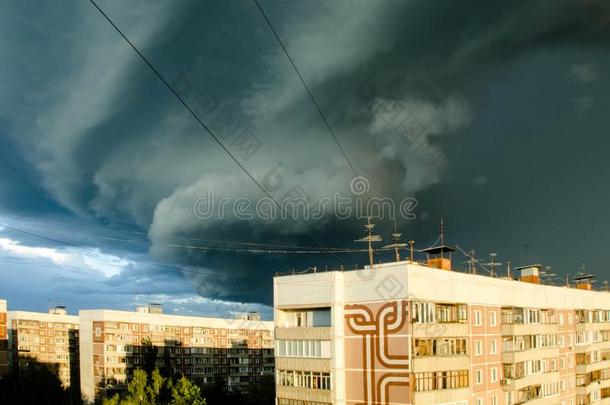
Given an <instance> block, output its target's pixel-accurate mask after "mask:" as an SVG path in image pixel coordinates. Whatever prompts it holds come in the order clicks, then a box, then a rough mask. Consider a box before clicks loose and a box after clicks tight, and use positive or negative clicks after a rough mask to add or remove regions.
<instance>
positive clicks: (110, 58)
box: [0, 1, 610, 303]
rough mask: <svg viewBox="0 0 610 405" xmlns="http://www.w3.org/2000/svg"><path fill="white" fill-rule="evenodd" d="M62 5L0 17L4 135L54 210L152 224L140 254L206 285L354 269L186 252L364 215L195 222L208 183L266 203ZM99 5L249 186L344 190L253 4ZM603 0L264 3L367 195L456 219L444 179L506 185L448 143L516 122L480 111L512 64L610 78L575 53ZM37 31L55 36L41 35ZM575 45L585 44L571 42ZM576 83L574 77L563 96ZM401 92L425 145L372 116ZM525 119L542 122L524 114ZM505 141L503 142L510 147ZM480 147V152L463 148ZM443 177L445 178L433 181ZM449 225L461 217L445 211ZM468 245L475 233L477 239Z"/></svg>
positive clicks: (221, 193) (341, 240)
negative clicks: (251, 144) (248, 146)
mask: <svg viewBox="0 0 610 405" xmlns="http://www.w3.org/2000/svg"><path fill="white" fill-rule="evenodd" d="M69 4H71V3H67V2H66V3H63V4H62V3H57V4H54V5H53V7H48V8H45V9H43V10H39V11H42V12H41V15H42V17H40V18H38V19H35V18H32V17H28V15H30V14H29V11H31V10H30V7H33V6H32V5H28V3H27V2H26V3H25V5H23V4H22V3H20V4H19V5H14V6H12V10H11V12H10V13H6V14H3V16H2V17H0V21H1V22H2V24H1V25H2V27H3V28H0V29H2V30H4V32H3V35H2V39H0V56H1V59H0V60H2V61H3V62H0V63H2V64H1V65H0V69H1V71H2V72H1V76H2V77H7V78H8V80H7V81H2V82H0V83H1V84H0V85H1V86H2V94H3V96H2V97H0V116H4V117H6V119H7V120H9V124H10V128H11V131H9V132H10V133H7V134H6V135H3V136H5V137H7V138H9V139H11V140H12V141H13V142H14V143H15V144H17V145H19V148H20V151H21V154H22V156H23V158H24V159H27V161H29V162H30V164H31V165H32V166H33V167H34V169H35V170H36V173H37V175H38V176H40V179H41V182H40V183H41V187H42V188H43V189H44V190H46V192H47V193H49V195H50V196H51V197H52V198H53V200H54V201H55V202H57V203H58V204H60V205H61V206H63V207H65V208H68V209H70V210H72V211H73V212H75V213H78V214H80V215H84V216H92V217H97V218H100V219H102V220H104V221H109V222H111V223H114V224H128V225H133V224H135V225H137V226H138V227H140V229H142V230H145V231H147V232H148V233H149V237H150V241H151V243H152V248H151V253H152V255H153V256H154V257H156V258H158V259H161V260H164V261H166V262H167V263H168V264H176V265H179V266H184V268H185V269H186V270H188V271H185V272H184V277H185V278H188V279H191V280H192V281H193V282H194V283H195V285H196V286H197V291H198V292H199V293H200V294H201V295H203V296H208V297H221V298H227V299H232V300H239V301H258V302H261V301H264V302H267V303H268V302H270V294H271V275H272V274H273V273H274V272H276V271H284V270H287V269H290V268H292V267H299V268H302V267H307V266H309V265H311V264H319V265H323V263H330V264H333V265H340V264H345V265H347V264H348V263H349V264H352V263H353V262H354V261H360V262H361V263H362V262H363V260H364V258H360V257H356V258H354V256H350V257H345V256H344V257H341V258H337V257H334V256H323V257H322V256H319V257H314V258H312V257H311V256H309V257H308V256H290V257H287V256H277V255H248V254H242V253H210V252H206V251H200V250H197V249H186V248H184V247H176V246H174V247H169V246H168V244H174V245H180V244H182V245H187V244H188V245H194V244H196V243H197V242H196V240H194V239H193V238H200V239H215V240H233V241H235V240H237V241H248V242H257V241H258V242H260V241H263V242H267V243H275V244H279V243H282V244H295V245H307V246H316V241H318V242H320V243H321V244H323V245H325V246H326V245H328V246H337V245H342V246H348V245H351V243H350V241H352V240H353V239H355V237H356V236H358V235H359V234H358V232H359V230H358V227H359V226H360V222H361V221H360V220H359V219H357V218H352V219H350V220H343V221H341V220H337V219H336V218H332V216H328V217H326V218H325V219H324V220H320V221H301V222H298V223H296V224H295V223H294V222H291V221H264V220H260V219H258V220H257V219H254V220H252V221H242V220H239V219H237V218H235V217H234V216H232V215H228V216H225V217H224V218H223V219H222V220H221V219H219V218H218V217H211V218H208V219H206V220H202V219H200V218H197V216H196V215H195V213H194V212H193V207H194V205H195V203H196V201H197V200H198V199H200V198H201V197H202V196H205V195H206V193H207V192H208V191H209V190H210V189H212V190H214V192H215V195H216V197H217V198H222V197H228V198H230V199H231V201H235V200H236V199H238V198H241V197H246V198H249V199H251V200H255V199H257V198H260V197H262V196H263V195H262V193H261V192H260V190H258V189H257V187H256V186H255V185H253V184H252V183H251V182H250V181H249V180H248V179H247V178H246V177H245V176H244V175H243V173H241V172H240V171H239V169H238V168H237V167H236V166H235V165H234V163H233V162H231V161H230V159H228V157H227V156H226V155H225V154H224V153H223V152H222V150H220V149H219V148H218V146H217V145H215V144H214V143H213V142H212V141H211V140H210V139H209V137H207V136H206V135H205V133H203V132H202V131H201V129H200V128H198V127H197V125H196V123H195V122H194V121H193V120H192V119H190V117H189V116H188V114H187V113H186V112H185V111H184V109H183V108H182V107H181V106H180V105H179V104H178V103H177V102H176V100H175V99H174V98H173V97H172V96H171V94H169V93H168V92H167V91H166V89H164V88H163V86H162V84H161V83H160V82H159V81H158V80H157V79H156V78H155V77H154V75H152V74H151V72H150V71H149V70H147V68H146V67H145V66H144V65H143V64H142V63H141V61H140V60H139V59H138V58H137V57H136V55H134V53H133V51H131V50H130V49H129V48H128V47H127V46H126V44H125V43H123V42H122V41H121V40H120V38H119V37H118V36H117V35H116V33H115V32H114V31H113V30H112V29H111V27H110V26H109V25H108V24H107V23H106V22H105V21H104V20H103V19H102V18H101V17H100V15H99V14H97V13H96V12H95V10H94V9H92V8H91V7H90V6H89V5H88V4H87V3H82V4H79V5H78V6H77V7H72V6H69ZM100 4H101V6H102V7H103V8H104V9H105V10H107V12H108V14H109V15H110V16H111V17H113V18H115V19H116V22H117V24H118V25H119V26H120V27H123V28H124V30H125V32H126V34H127V35H128V36H129V37H130V38H131V39H132V40H133V42H134V43H136V44H137V45H138V46H139V47H140V48H141V49H142V50H143V51H144V53H145V54H147V55H149V56H150V58H151V60H152V61H153V63H154V64H155V65H156V66H158V67H159V69H160V71H161V72H163V74H164V75H165V76H166V77H168V78H169V79H170V81H171V82H172V83H173V84H174V85H176V86H177V87H178V88H179V89H180V91H181V92H182V94H184V96H185V98H186V99H187V100H188V101H189V103H191V104H192V105H193V106H194V108H195V109H196V111H197V112H198V113H199V114H200V116H201V118H202V119H203V120H204V121H206V123H210V125H212V127H214V128H217V130H218V131H219V132H221V133H219V135H220V136H221V137H224V141H225V142H226V145H227V146H228V147H229V149H230V150H231V151H232V152H233V153H235V154H236V156H237V158H238V159H239V160H240V162H241V163H242V164H244V166H245V167H247V168H248V170H249V171H250V172H251V173H252V174H253V176H254V177H255V178H256V179H257V180H258V181H260V182H264V180H265V178H266V177H268V176H269V173H270V172H272V171H273V170H277V173H280V174H281V176H282V183H281V186H279V187H276V188H274V189H273V190H271V191H272V194H273V196H274V198H278V199H280V198H281V197H282V196H283V195H284V194H285V193H286V192H288V191H289V190H290V189H291V187H292V186H295V185H296V186H299V187H300V188H301V189H302V190H303V191H304V192H305V193H306V194H307V196H308V197H309V198H310V199H311V200H313V201H318V200H319V199H320V198H323V197H325V196H330V195H333V194H334V193H335V192H340V193H343V194H349V185H350V180H351V177H352V174H351V172H350V170H349V169H348V167H347V165H346V163H345V161H343V159H342V157H341V155H340V153H339V151H338V149H337V148H336V145H335V144H334V142H333V141H332V139H331V138H330V136H329V134H328V133H327V131H326V130H325V128H324V126H323V125H322V123H321V121H320V119H319V116H317V113H316V111H315V109H314V107H313V106H312V104H311V102H310V100H309V99H308V97H307V96H306V93H305V92H304V90H303V88H302V86H301V84H300V83H299V81H298V78H297V77H296V75H295V73H294V72H293V71H292V70H291V68H290V65H289V64H288V62H287V60H286V58H285V55H283V53H282V52H281V51H280V49H279V47H278V45H277V43H276V42H275V39H274V38H273V37H272V35H271V33H270V32H269V31H268V29H267V27H266V25H265V24H264V21H263V20H262V18H261V16H260V15H259V14H258V13H257V10H256V8H255V7H254V6H253V4H251V3H250V2H230V3H222V4H221V3H206V4H195V3H189V2H172V3H165V2H162V3H150V2H132V3H129V5H125V3H124V2H120V3H119V2H116V1H107V2H100ZM355 4H356V5H355ZM604 4H605V3H604V2H602V1H515V2H483V1H478V2H469V3H468V5H467V6H466V5H465V4H464V3H458V2H454V1H440V2H429V1H412V2H385V3H379V2H375V3H373V2H364V1H363V2H358V3H354V2H316V3H311V2H302V3H298V4H295V3H288V2H264V3H263V6H264V7H265V9H267V10H268V12H269V15H270V18H271V19H272V21H274V22H275V23H276V27H277V29H278V31H279V32H280V35H281V36H282V38H284V40H285V42H286V44H287V47H288V49H289V52H290V53H291V54H292V56H293V58H294V60H295V62H296V64H297V66H299V68H300V70H301V71H302V73H303V76H304V77H305V80H306V81H307V82H308V84H310V86H311V88H312V90H313V92H314V94H315V95H316V97H317V99H318V100H319V102H320V105H321V106H322V109H323V110H324V112H325V113H326V115H327V117H328V118H329V121H330V123H331V125H332V127H333V129H334V130H335V132H336V133H337V136H338V137H339V139H340V140H341V143H342V144H343V145H344V147H345V149H346V151H347V154H348V156H349V157H350V158H351V160H352V161H353V162H354V164H355V166H356V169H357V172H358V173H359V174H362V175H364V176H366V177H367V178H368V179H369V181H370V184H371V193H372V194H373V195H376V196H388V197H391V198H393V199H394V200H395V201H400V200H401V199H403V198H405V197H408V196H413V195H416V196H417V197H418V199H419V201H420V203H419V205H418V208H417V212H418V213H419V214H421V213H422V212H423V211H427V212H429V213H431V214H432V215H433V218H435V219H436V218H437V217H438V216H439V215H441V214H443V213H447V211H449V214H451V212H450V211H451V210H449V209H448V208H447V204H446V203H444V201H447V197H446V196H444V195H443V193H442V191H439V190H446V192H447V193H448V195H451V196H455V195H456V194H457V195H458V196H459V193H458V192H457V191H454V190H455V189H454V188H456V187H457V188H459V187H464V185H465V184H468V187H473V185H474V186H477V187H479V188H487V190H492V189H498V190H501V189H502V185H499V184H498V183H497V178H493V176H492V173H493V171H491V170H489V169H488V168H487V166H486V165H487V164H491V162H485V163H482V162H480V161H479V160H480V159H479V158H478V157H476V156H475V155H469V154H464V155H460V154H459V152H460V151H466V152H468V148H469V147H470V146H468V145H476V144H485V143H488V142H492V140H493V139H495V134H494V133H493V132H494V131H495V130H496V128H494V125H493V124H488V120H489V119H490V117H489V113H490V111H492V112H493V113H494V114H499V115H500V116H501V117H503V119H510V118H508V117H510V116H511V111H510V110H506V111H497V110H495V109H493V108H492V109H489V108H488V106H489V105H494V103H496V102H497V100H496V99H495V97H496V94H503V95H504V96H506V95H510V91H507V92H504V93H502V92H498V91H497V90H495V88H494V86H496V85H497V83H501V82H502V81H503V80H504V78H505V77H506V76H507V75H509V74H510V72H512V71H513V70H514V69H518V68H520V67H522V66H526V68H525V69H526V72H525V73H524V76H528V72H527V69H531V72H536V71H535V68H536V67H539V66H540V64H544V62H545V61H546V62H549V61H550V60H557V59H561V57H557V56H555V58H554V59H553V58H550V57H549V56H548V55H546V54H542V56H540V57H539V58H538V57H537V56H536V55H541V53H544V52H548V53H551V54H554V55H565V56H566V57H571V58H574V60H573V61H570V62H566V63H567V64H566V66H565V69H563V70H562V72H561V74H560V75H556V76H557V77H556V78H557V80H560V81H566V82H571V83H572V85H575V84H577V85H583V80H582V79H583V78H585V79H586V80H584V82H587V80H589V81H588V82H587V83H591V82H592V78H593V77H597V78H599V80H600V81H601V80H603V75H604V73H605V72H606V71H607V70H605V66H606V65H603V63H602V62H600V66H599V67H596V68H595V69H594V70H591V69H589V70H587V69H583V68H582V67H580V68H578V66H583V65H584V66H587V64H590V63H594V62H591V61H588V60H586V61H584V62H583V61H582V60H581V61H578V60H576V59H578V58H579V57H582V55H585V54H586V56H588V57H592V58H600V57H599V56H598V55H599V52H600V51H601V50H604V49H605V48H606V47H607V45H606V44H607V43H608V39H609V34H610V33H609V26H608V21H609V20H608V15H609V14H608V9H607V6H605V5H604ZM36 7H38V9H39V7H40V6H36ZM64 8H67V9H68V10H63V9H64ZM61 10H63V14H62V12H61ZM49 38H54V39H55V40H54V41H52V43H51V44H49ZM579 48H580V49H581V54H578V55H577V54H576V53H575V51H574V50H575V49H579ZM9 60H10V61H12V62H11V63H10V64H9V63H7V61H9ZM538 61H541V62H540V64H537V63H538ZM528 63H529V64H528ZM573 65H576V67H573ZM546 66H553V65H552V64H550V62H549V63H546ZM555 66H557V65H555ZM596 66H597V65H596ZM592 72H595V73H594V74H592ZM536 73H537V74H543V75H544V73H543V72H536ZM530 75H531V73H530ZM596 75H597V76H596ZM574 78H577V79H578V80H576V81H575V80H574ZM575 91H578V90H574V89H573V88H567V89H566V94H562V96H563V97H567V96H568V95H571V94H573V93H574V92H575ZM558 94H559V90H557V93H556V94H549V97H553V98H555V97H557V96H558ZM582 97H592V96H591V94H585V95H584V96H581V100H582ZM595 97H599V96H595ZM595 97H593V98H591V99H587V100H588V103H586V105H587V106H588V107H587V108H583V107H582V105H583V102H581V103H580V105H581V107H580V109H581V110H583V109H584V110H585V111H586V110H590V109H591V108H593V107H591V105H592V103H593V104H594V105H597V106H599V105H600V101H599V100H597V99H596V98H595ZM540 102H544V97H542V98H541V99H540ZM393 103H400V106H401V107H400V110H399V113H400V114H402V115H403V116H408V117H410V119H411V120H412V121H413V122H414V123H416V124H417V125H418V126H419V127H420V128H421V133H419V134H418V137H419V139H418V146H417V147H416V146H415V144H414V143H412V142H411V141H409V140H408V139H407V140H405V139H403V138H400V136H397V131H396V128H395V127H394V126H393V123H392V122H388V116H387V115H385V113H384V112H383V109H381V110H380V109H379V106H390V105H394V104H393ZM601 105H603V102H602V104H601ZM597 108H599V107H597ZM602 108H603V107H602ZM605 108H607V106H606V107H605ZM223 116H225V117H227V116H228V117H231V118H232V119H233V122H239V123H238V124H237V127H236V128H237V129H235V130H234V131H233V132H231V131H226V130H223V128H222V126H220V125H219V121H218V117H223ZM512 118H513V119H515V117H512ZM573 119H574V120H576V119H578V116H577V115H576V114H575V115H574V118H573ZM499 120H500V118H498V121H499ZM390 121H391V120H390ZM527 122H532V123H535V122H536V117H528V118H527ZM591 126H592V128H594V130H595V131H599V130H601V128H599V127H595V126H594V124H591ZM497 130H498V132H500V131H499V130H500V129H499V128H498V129H497ZM223 131H225V133H222V132H223ZM246 131H249V132H246ZM243 133H249V134H251V135H252V136H254V137H255V138H252V139H254V140H256V142H257V143H256V145H258V147H257V148H256V150H255V151H254V153H252V154H251V155H249V154H248V153H246V151H244V149H240V146H242V144H240V143H239V142H237V139H238V136H239V135H238V134H243ZM399 135H400V134H399ZM402 135H403V136H404V134H402ZM537 136H540V137H543V138H544V139H546V140H547V141H548V142H552V141H553V137H554V134H553V133H545V132H544V131H541V132H540V134H539V135H537ZM252 139H251V140H252ZM504 139H506V138H504ZM504 142H507V143H508V144H510V141H504ZM465 144H466V146H465ZM422 145H424V146H422ZM442 145H444V146H442ZM510 145H512V146H508V145H507V148H508V147H516V148H519V146H518V145H517V146H515V144H510ZM475 151H476V153H477V154H478V153H480V151H479V149H478V148H477V147H473V150H472V152H473V153H475ZM464 161H468V163H469V164H465V163H464ZM477 161H479V162H478V163H477ZM507 165H510V163H507ZM473 167H474V169H473ZM462 177H464V178H466V180H463V181H462V180H461V178H462ZM490 177H492V178H491V182H490ZM448 179H450V180H452V182H453V183H452V185H448V186H447V187H446V188H445V185H446V183H447V180H448ZM456 179H460V180H458V181H456ZM515 187H517V188H518V185H516V186H515ZM432 196H434V198H432ZM458 200H459V197H458ZM451 201H452V203H454V207H459V208H455V209H463V211H461V212H460V214H461V216H462V217H464V218H472V217H473V216H474V215H475V214H476V213H475V212H473V211H469V209H468V207H462V205H461V204H460V203H459V202H458V201H456V200H455V199H452V200H451ZM454 201H455V202H454ZM504 204H508V203H507V202H506V201H505V202H504ZM454 215H455V217H457V216H458V214H457V213H456V214H454ZM420 218H421V216H420ZM404 222H405V223H403V224H401V225H402V226H403V227H404V228H405V229H409V230H410V231H411V232H413V233H415V232H417V234H418V235H425V236H423V237H421V239H433V237H431V235H430V233H432V231H430V229H428V230H426V231H425V230H424V229H423V228H422V227H423V226H424V225H427V223H424V222H422V221H421V220H418V221H416V222H413V221H410V222H408V221H404ZM455 222H458V223H460V225H463V223H461V222H459V220H458V219H457V218H456V219H455ZM523 222H527V220H524V221H523ZM464 226H465V225H464ZM429 228H430V227H429ZM483 228H484V227H483ZM469 231H470V232H476V231H477V230H476V229H469ZM519 231H524V230H523V229H520V230H519ZM508 233H510V232H508ZM497 238H498V239H502V238H500V237H497ZM465 239H467V240H468V242H469V243H472V244H473V245H477V244H479V243H482V242H483V241H482V240H480V239H477V238H465Z"/></svg>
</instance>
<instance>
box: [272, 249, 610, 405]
mask: <svg viewBox="0 0 610 405" xmlns="http://www.w3.org/2000/svg"><path fill="white" fill-rule="evenodd" d="M451 250H452V249H451V248H448V247H442V246H441V247H440V248H437V250H430V251H428V252H426V253H427V254H428V255H429V258H428V260H427V261H426V262H425V263H416V262H410V261H400V262H394V263H386V264H378V265H374V267H373V268H371V267H370V266H367V267H366V268H364V269H361V270H352V271H329V272H321V273H320V272H318V273H307V274H299V275H283V276H277V277H275V279H274V312H275V314H274V315H275V325H276V330H275V337H276V383H277V390H276V397H277V405H326V404H337V405H355V404H384V405H385V404H416V405H419V404H443V405H514V404H532V405H534V404H547V405H586V404H610V293H608V292H601V291H593V290H592V289H591V280H590V279H589V278H587V277H582V278H581V279H579V280H576V279H575V281H577V285H576V286H573V287H559V286H551V285H543V284H541V283H540V266H538V265H534V266H527V267H524V268H521V269H518V271H519V273H520V276H521V277H520V279H519V280H514V279H512V278H509V277H490V276H484V275H477V274H468V273H464V272H458V271H452V270H451V269H452V267H451V259H450V254H451ZM575 287H577V288H575Z"/></svg>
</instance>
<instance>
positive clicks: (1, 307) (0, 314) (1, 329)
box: [0, 300, 8, 378]
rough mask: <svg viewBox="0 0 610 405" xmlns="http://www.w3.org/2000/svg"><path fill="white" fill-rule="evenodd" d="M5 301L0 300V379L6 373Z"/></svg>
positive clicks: (6, 325)
mask: <svg viewBox="0 0 610 405" xmlns="http://www.w3.org/2000/svg"><path fill="white" fill-rule="evenodd" d="M6 307H7V305H6V300H0V378H2V377H3V376H5V375H6V374H7V373H8V315H7V313H6V310H7V308H6Z"/></svg>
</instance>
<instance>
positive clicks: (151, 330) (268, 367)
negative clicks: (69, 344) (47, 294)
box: [79, 307, 274, 402]
mask: <svg viewBox="0 0 610 405" xmlns="http://www.w3.org/2000/svg"><path fill="white" fill-rule="evenodd" d="M79 317H80V330H81V334H80V363H81V369H80V370H81V388H82V394H83V397H84V399H85V400H86V401H88V402H93V401H94V400H95V399H103V398H105V397H107V396H109V395H112V393H114V392H117V391H121V390H123V389H125V385H126V383H127V382H128V381H129V378H130V376H131V375H132V374H133V371H134V370H135V369H137V368H142V369H145V368H146V367H147V364H146V363H147V361H150V360H148V359H150V356H147V353H150V351H151V350H156V351H157V355H156V358H155V360H154V367H158V368H159V369H161V368H164V367H165V368H169V369H170V370H171V372H173V373H175V374H176V375H185V376H186V377H188V378H189V379H191V380H193V381H194V382H197V383H203V384H213V383H217V382H222V383H223V384H224V386H225V387H226V388H227V389H228V390H237V391H241V392H245V391H248V390H249V388H250V387H251V386H252V385H253V384H259V383H260V381H261V378H262V377H263V376H265V375H273V373H274V358H273V345H274V338H273V322H265V321H261V320H260V317H259V316H258V314H247V315H245V316H243V317H240V318H239V319H221V318H203V317H190V316H176V315H165V314H162V313H161V310H160V308H158V307H143V308H139V309H138V310H137V311H136V312H126V311H110V310H85V311H80V313H79ZM152 347H155V349H153V348H152ZM150 366H151V365H148V367H150Z"/></svg>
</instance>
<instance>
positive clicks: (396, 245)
mask: <svg viewBox="0 0 610 405" xmlns="http://www.w3.org/2000/svg"><path fill="white" fill-rule="evenodd" d="M401 236H402V233H399V232H398V231H396V218H394V232H393V233H392V240H393V241H394V243H391V244H389V245H386V246H384V248H387V249H394V255H395V259H396V261H397V262H399V261H400V251H399V249H400V248H406V247H407V244H406V243H400V237H401ZM411 261H413V260H411Z"/></svg>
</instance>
